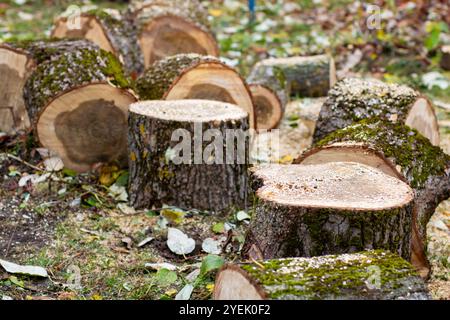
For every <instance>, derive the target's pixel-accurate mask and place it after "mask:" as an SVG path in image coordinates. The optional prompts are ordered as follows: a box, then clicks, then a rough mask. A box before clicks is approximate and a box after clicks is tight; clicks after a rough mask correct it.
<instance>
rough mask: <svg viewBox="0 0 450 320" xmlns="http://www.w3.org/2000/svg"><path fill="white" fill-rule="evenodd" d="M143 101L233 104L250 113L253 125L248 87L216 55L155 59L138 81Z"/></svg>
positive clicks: (253, 113)
mask: <svg viewBox="0 0 450 320" xmlns="http://www.w3.org/2000/svg"><path fill="white" fill-rule="evenodd" d="M136 88H137V91H138V93H139V96H140V98H141V99H143V100H179V99H205V100H216V101H222V102H227V103H232V104H235V105H237V106H239V107H241V108H242V109H243V110H244V111H246V112H247V113H248V114H249V122H250V127H251V128H255V124H256V120H255V112H254V107H253V100H252V95H251V92H250V89H249V88H248V86H247V84H246V83H245V80H244V79H243V78H242V77H241V76H240V75H239V73H238V72H237V71H236V70H234V69H233V68H231V67H229V66H227V65H226V64H225V63H223V62H221V61H220V60H219V59H218V58H215V57H211V56H201V55H198V54H194V53H191V54H178V55H175V56H172V57H168V58H165V59H163V60H160V61H157V62H155V63H154V64H153V65H152V66H151V67H150V68H148V69H147V70H146V71H145V73H144V74H143V75H142V76H141V77H140V78H139V79H138V80H137V83H136Z"/></svg>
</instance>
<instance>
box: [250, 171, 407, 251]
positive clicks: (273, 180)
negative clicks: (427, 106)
mask: <svg viewBox="0 0 450 320" xmlns="http://www.w3.org/2000/svg"><path fill="white" fill-rule="evenodd" d="M251 185H252V187H253V188H254V189H255V190H256V194H255V196H256V207H255V213H254V216H253V217H252V221H251V223H250V226H249V229H248V232H247V236H246V240H245V244H244V248H243V253H244V256H251V255H250V254H249V253H250V252H252V251H253V252H257V253H258V255H260V256H261V257H262V258H264V259H272V258H283V257H310V256H318V255H324V254H337V253H351V252H357V251H361V250H365V249H387V250H390V251H392V252H396V253H398V254H399V255H401V256H402V257H404V258H405V259H409V258H410V238H411V229H412V227H411V224H412V200H413V191H412V190H411V188H410V187H409V186H408V185H407V184H406V183H404V182H402V181H401V180H399V179H397V178H393V177H391V176H388V175H386V174H384V173H383V172H381V171H379V170H377V169H374V168H372V167H369V166H366V165H363V164H359V163H354V162H332V163H325V164H317V165H298V164H293V165H279V164H278V165H273V164H272V165H266V166H262V167H259V168H258V167H256V168H255V169H254V172H253V175H252V178H251Z"/></svg>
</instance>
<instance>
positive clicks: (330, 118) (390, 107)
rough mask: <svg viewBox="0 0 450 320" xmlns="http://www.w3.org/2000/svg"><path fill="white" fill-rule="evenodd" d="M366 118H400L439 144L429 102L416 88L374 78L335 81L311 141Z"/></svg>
mask: <svg viewBox="0 0 450 320" xmlns="http://www.w3.org/2000/svg"><path fill="white" fill-rule="evenodd" d="M370 117H383V118H385V119H388V120H392V121H400V122H403V123H405V124H406V125H408V126H410V127H412V128H414V129H417V131H419V132H420V133H421V134H423V135H424V136H425V137H427V138H428V139H430V141H431V143H432V144H433V145H439V126H438V122H437V119H436V114H435V112H434V109H433V106H432V105H431V103H430V102H429V101H428V100H427V99H426V98H425V97H423V96H421V95H420V94H419V93H418V92H417V91H414V90H413V89H411V88H409V87H407V86H403V85H398V84H386V83H383V82H381V81H377V80H364V79H357V78H346V79H343V80H342V81H339V82H338V83H337V84H336V85H335V86H334V87H333V88H332V89H331V90H330V93H329V94H328V98H327V100H326V101H325V103H324V104H323V106H322V109H321V111H320V114H319V119H318V121H317V124H316V130H315V132H314V136H313V142H314V143H315V142H317V141H319V140H321V139H323V138H325V136H326V135H328V134H330V133H331V132H333V131H335V130H337V129H342V128H345V127H347V126H349V125H351V124H352V123H354V122H357V121H359V120H363V119H366V118H370Z"/></svg>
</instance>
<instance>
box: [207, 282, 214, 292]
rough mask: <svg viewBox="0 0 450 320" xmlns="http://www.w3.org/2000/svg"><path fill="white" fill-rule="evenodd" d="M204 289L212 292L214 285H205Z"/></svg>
mask: <svg viewBox="0 0 450 320" xmlns="http://www.w3.org/2000/svg"><path fill="white" fill-rule="evenodd" d="M206 289H208V291H209V292H213V290H214V283H209V284H207V285H206Z"/></svg>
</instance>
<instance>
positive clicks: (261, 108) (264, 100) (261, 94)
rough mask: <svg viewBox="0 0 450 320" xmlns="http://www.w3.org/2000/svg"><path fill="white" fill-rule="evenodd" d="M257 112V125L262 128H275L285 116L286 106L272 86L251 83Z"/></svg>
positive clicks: (250, 86)
mask: <svg viewBox="0 0 450 320" xmlns="http://www.w3.org/2000/svg"><path fill="white" fill-rule="evenodd" d="M249 88H250V91H251V93H252V96H253V102H254V108H255V113H256V121H257V124H256V127H257V128H258V129H259V130H261V129H266V130H270V129H274V128H276V127H277V126H278V124H279V123H280V121H281V118H282V117H283V110H284V107H283V105H282V104H281V100H280V99H279V97H278V95H277V94H276V93H275V92H274V91H272V90H271V89H270V88H268V87H266V86H264V85H260V84H250V85H249Z"/></svg>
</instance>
